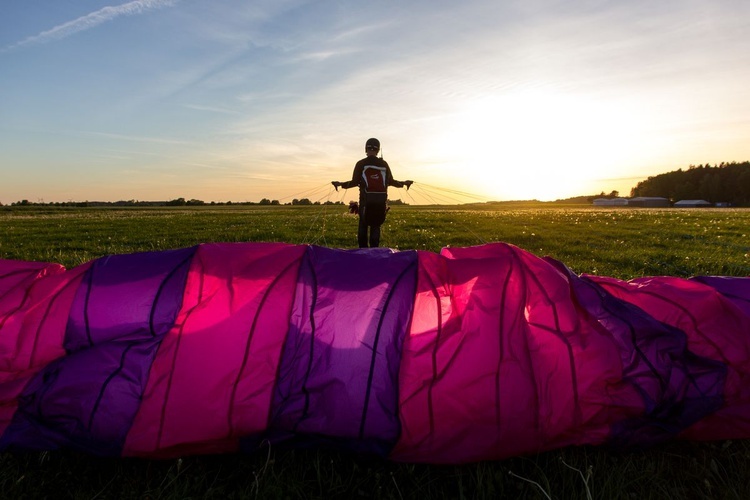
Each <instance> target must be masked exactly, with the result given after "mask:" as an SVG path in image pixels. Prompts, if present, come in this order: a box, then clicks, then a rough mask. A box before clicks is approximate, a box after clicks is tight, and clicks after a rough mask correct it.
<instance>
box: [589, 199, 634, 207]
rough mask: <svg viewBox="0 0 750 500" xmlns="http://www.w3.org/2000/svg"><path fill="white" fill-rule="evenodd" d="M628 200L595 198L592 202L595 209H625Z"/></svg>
mask: <svg viewBox="0 0 750 500" xmlns="http://www.w3.org/2000/svg"><path fill="white" fill-rule="evenodd" d="M627 205H628V200H627V199H625V198H597V199H595V200H594V206H595V207H625V206H627Z"/></svg>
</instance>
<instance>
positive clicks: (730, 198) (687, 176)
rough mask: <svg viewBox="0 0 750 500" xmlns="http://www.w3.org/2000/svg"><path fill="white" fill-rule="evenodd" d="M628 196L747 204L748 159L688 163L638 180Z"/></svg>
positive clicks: (749, 199) (749, 202) (749, 186)
mask: <svg viewBox="0 0 750 500" xmlns="http://www.w3.org/2000/svg"><path fill="white" fill-rule="evenodd" d="M630 196H631V197H636V196H659V197H663V198H668V199H669V200H671V201H673V202H674V201H680V200H706V201H708V202H711V203H717V202H728V203H730V204H731V205H732V206H739V207H747V206H750V162H747V161H746V162H742V163H736V162H732V163H722V164H720V165H718V166H717V165H714V166H711V165H709V164H706V165H697V166H696V165H691V166H690V167H689V168H688V169H687V170H683V169H678V170H674V171H672V172H667V173H665V174H659V175H655V176H653V177H649V178H648V179H646V180H643V181H641V182H639V183H638V184H637V185H636V186H635V187H634V188H633V189H631V191H630Z"/></svg>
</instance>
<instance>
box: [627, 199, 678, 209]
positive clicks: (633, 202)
mask: <svg viewBox="0 0 750 500" xmlns="http://www.w3.org/2000/svg"><path fill="white" fill-rule="evenodd" d="M628 206H629V207H648V208H658V207H668V206H669V200H668V199H666V198H660V197H658V196H639V197H637V198H630V199H629V200H628Z"/></svg>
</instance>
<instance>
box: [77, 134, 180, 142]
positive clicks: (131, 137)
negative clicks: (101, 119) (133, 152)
mask: <svg viewBox="0 0 750 500" xmlns="http://www.w3.org/2000/svg"><path fill="white" fill-rule="evenodd" d="M82 134H84V135H95V136H98V137H107V138H109V139H119V140H123V141H131V142H150V143H154V144H186V142H185V141H181V140H178V139H164V138H159V137H139V136H135V135H123V134H109V133H106V132H82Z"/></svg>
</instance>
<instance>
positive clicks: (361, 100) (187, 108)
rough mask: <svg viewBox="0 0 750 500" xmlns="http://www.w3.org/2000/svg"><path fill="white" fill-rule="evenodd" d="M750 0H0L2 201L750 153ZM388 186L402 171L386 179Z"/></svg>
mask: <svg viewBox="0 0 750 500" xmlns="http://www.w3.org/2000/svg"><path fill="white" fill-rule="evenodd" d="M748 32H750V2H748V1H747V0H660V1H658V2H657V1H653V0H629V1H615V0H611V1H606V0H585V1H561V0H539V1H529V0H503V1H499V0H461V1H456V0H450V1H444V0H430V1H427V0H414V1H408V2H404V1H400V2H396V1H389V0H380V1H376V2H373V1H370V2H361V1H356V0H349V1H344V0H340V1H334V0H315V1H306V0H258V1H252V2H251V1H240V0H211V1H209V0H133V1H122V0H107V1H97V0H35V1H33V2H28V1H12V0H4V1H3V2H0V173H1V176H0V203H4V204H9V203H12V202H15V201H19V200H23V199H27V200H29V201H34V202H37V201H44V202H54V201H85V200H88V201H117V200H131V199H134V200H141V201H157V200H170V199H174V198H179V197H183V198H185V199H199V200H204V201H207V202H208V201H217V202H219V201H235V202H241V201H259V200H260V199H262V198H269V199H278V200H280V201H282V203H283V202H288V201H291V199H292V198H294V197H296V198H302V197H307V198H308V199H311V201H328V200H331V201H339V200H343V199H345V197H349V198H351V199H353V198H354V196H356V193H355V191H356V189H351V190H349V191H350V192H349V193H343V192H336V191H333V189H332V186H331V185H330V181H332V180H341V181H343V180H348V179H350V178H351V175H352V170H353V166H354V163H355V162H356V161H357V160H359V159H360V158H362V157H363V156H364V143H365V141H366V140H367V139H368V138H370V137H377V138H378V139H380V141H381V144H382V146H383V149H382V154H383V157H384V158H385V159H386V161H388V163H389V164H390V166H391V169H392V172H393V175H394V177H395V178H396V179H398V180H405V179H411V180H414V181H415V184H414V185H413V186H412V188H411V189H410V190H409V191H408V192H407V191H405V190H399V191H397V192H396V193H394V192H391V193H390V198H392V199H395V198H401V199H403V200H404V201H406V202H407V203H430V202H436V201H437V202H448V203H451V202H466V201H481V200H484V201H487V200H529V199H538V200H542V201H548V200H555V199H562V198H567V197H572V196H577V195H589V194H596V193H600V192H602V191H603V192H605V193H609V192H611V191H613V190H616V191H619V193H620V194H621V195H629V193H630V189H631V188H632V187H634V186H635V185H636V184H637V183H638V181H640V180H644V179H645V178H647V177H648V176H653V175H657V174H659V173H663V172H668V171H672V170H676V169H678V168H688V167H689V166H690V165H698V164H706V163H710V164H712V165H713V164H720V163H721V162H732V161H738V162H739V161H747V160H750V36H748ZM392 189H393V188H392Z"/></svg>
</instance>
